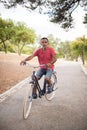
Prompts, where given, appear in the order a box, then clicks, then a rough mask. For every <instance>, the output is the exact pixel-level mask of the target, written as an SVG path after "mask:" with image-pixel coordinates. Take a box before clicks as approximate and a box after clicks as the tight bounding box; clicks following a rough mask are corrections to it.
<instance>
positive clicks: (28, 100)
mask: <svg viewBox="0 0 87 130" xmlns="http://www.w3.org/2000/svg"><path fill="white" fill-rule="evenodd" d="M33 87H34V85H33V84H30V83H29V84H27V86H26V92H25V95H24V102H23V119H27V118H28V117H29V115H30V110H31V106H32V99H33V97H32V93H33Z"/></svg>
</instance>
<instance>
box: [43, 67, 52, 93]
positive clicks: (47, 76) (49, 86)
mask: <svg viewBox="0 0 87 130" xmlns="http://www.w3.org/2000/svg"><path fill="white" fill-rule="evenodd" d="M52 73H53V70H51V69H48V70H47V72H46V76H45V80H46V82H47V83H48V92H49V93H50V92H52V90H53V86H52V83H51V80H50V78H51V76H52Z"/></svg>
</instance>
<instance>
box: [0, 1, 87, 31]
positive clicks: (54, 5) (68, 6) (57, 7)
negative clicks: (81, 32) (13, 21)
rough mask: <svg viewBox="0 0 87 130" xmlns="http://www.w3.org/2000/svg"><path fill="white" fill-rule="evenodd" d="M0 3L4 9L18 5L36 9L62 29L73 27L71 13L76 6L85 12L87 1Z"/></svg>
mask: <svg viewBox="0 0 87 130" xmlns="http://www.w3.org/2000/svg"><path fill="white" fill-rule="evenodd" d="M0 2H2V3H3V4H4V6H5V7H6V8H11V7H13V6H14V7H15V6H17V4H19V5H22V6H25V7H26V8H29V9H32V10H35V9H38V10H39V12H40V13H41V12H43V13H47V14H49V16H50V18H51V21H52V22H54V23H59V24H60V25H61V27H62V28H64V29H65V28H72V27H73V17H72V13H73V12H74V11H75V9H76V8H77V7H78V6H81V7H84V10H85V11H87V10H86V7H87V0H2V1H0ZM44 9H45V10H46V11H45V12H44Z"/></svg>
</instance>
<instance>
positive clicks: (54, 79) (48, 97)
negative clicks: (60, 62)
mask: <svg viewBox="0 0 87 130" xmlns="http://www.w3.org/2000/svg"><path fill="white" fill-rule="evenodd" d="M51 82H52V85H53V91H52V92H51V93H48V85H47V84H46V92H45V98H46V100H48V101H51V100H52V99H53V98H54V96H55V93H56V89H58V87H57V76H56V74H55V73H53V74H52V76H51Z"/></svg>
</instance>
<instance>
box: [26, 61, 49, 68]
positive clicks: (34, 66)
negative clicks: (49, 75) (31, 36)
mask: <svg viewBox="0 0 87 130" xmlns="http://www.w3.org/2000/svg"><path fill="white" fill-rule="evenodd" d="M24 65H28V66H30V67H33V68H39V67H42V66H44V67H46V68H47V65H46V64H42V65H38V66H33V65H31V64H29V63H28V62H25V63H24Z"/></svg>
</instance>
